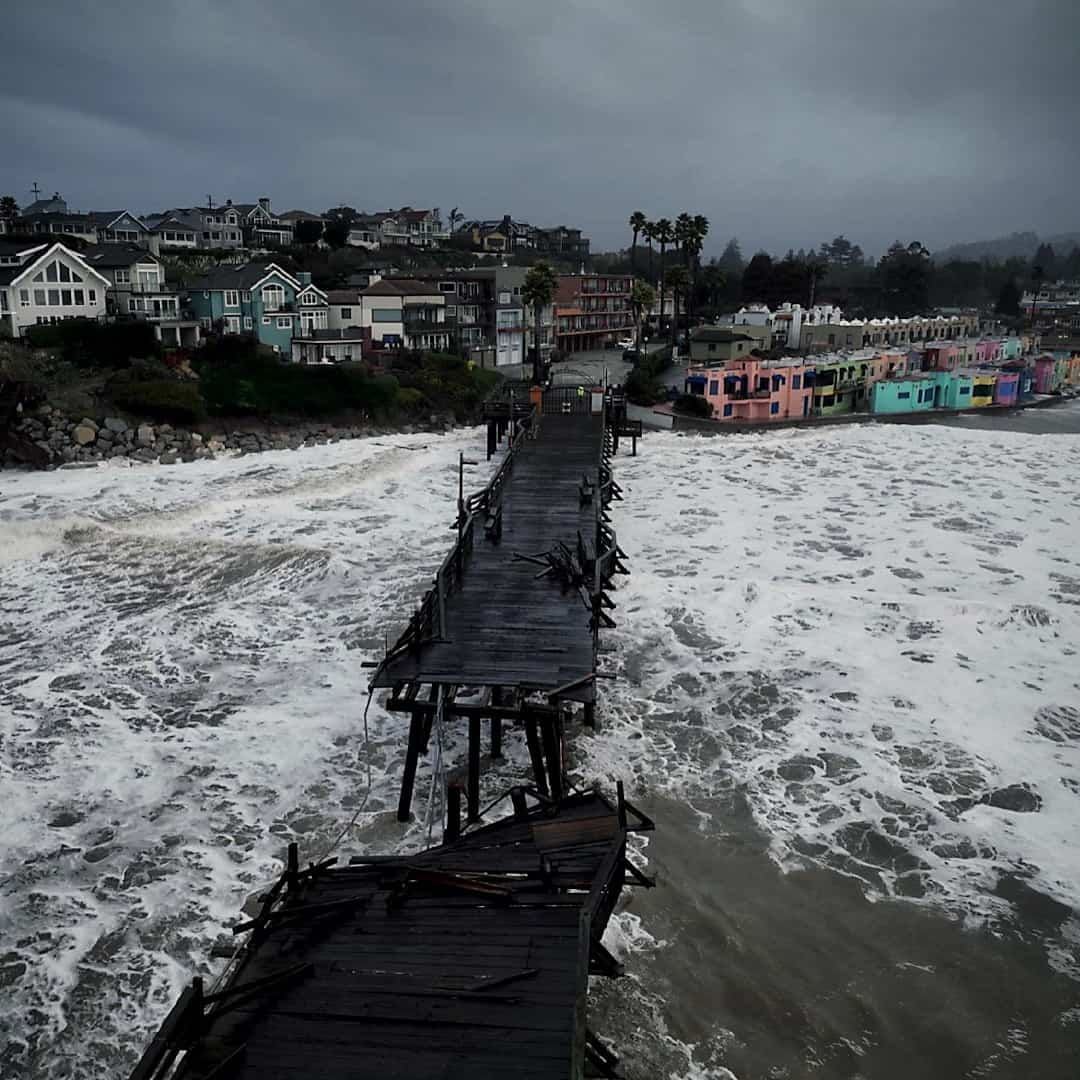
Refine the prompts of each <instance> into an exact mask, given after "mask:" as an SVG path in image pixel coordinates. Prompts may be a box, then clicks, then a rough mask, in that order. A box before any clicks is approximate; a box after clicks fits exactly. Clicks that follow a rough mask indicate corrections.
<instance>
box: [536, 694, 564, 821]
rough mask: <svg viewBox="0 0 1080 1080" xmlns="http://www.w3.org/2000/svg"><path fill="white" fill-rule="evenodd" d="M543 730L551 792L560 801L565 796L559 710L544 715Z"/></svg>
mask: <svg viewBox="0 0 1080 1080" xmlns="http://www.w3.org/2000/svg"><path fill="white" fill-rule="evenodd" d="M541 731H542V733H543V738H544V756H545V757H546V758H547V769H548V778H549V786H550V788H551V792H550V794H551V797H552V798H553V799H555V800H556V801H558V800H559V799H561V798H562V796H563V785H562V738H561V735H562V721H561V719H560V717H559V714H558V713H557V712H556V713H555V714H554V715H553V716H545V717H544V719H543V721H542V727H541Z"/></svg>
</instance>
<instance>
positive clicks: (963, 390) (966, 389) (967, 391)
mask: <svg viewBox="0 0 1080 1080" xmlns="http://www.w3.org/2000/svg"><path fill="white" fill-rule="evenodd" d="M960 393H961V394H970V393H971V387H970V386H961V387H960Z"/></svg>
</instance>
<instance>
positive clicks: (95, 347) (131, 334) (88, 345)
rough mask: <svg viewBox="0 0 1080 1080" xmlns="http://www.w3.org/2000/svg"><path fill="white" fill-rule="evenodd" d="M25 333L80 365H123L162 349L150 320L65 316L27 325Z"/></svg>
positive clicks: (32, 341) (38, 344)
mask: <svg viewBox="0 0 1080 1080" xmlns="http://www.w3.org/2000/svg"><path fill="white" fill-rule="evenodd" d="M26 336H27V339H28V340H29V342H30V344H31V345H32V346H33V347H34V348H37V349H53V350H56V351H59V352H60V353H61V354H62V355H63V358H64V359H65V360H67V361H68V362H69V363H73V364H77V365H78V366H80V367H110V368H123V367H127V366H128V364H129V363H130V362H131V360H132V359H133V358H135V357H150V356H157V355H158V354H159V353H160V345H159V343H158V341H157V340H156V338H155V337H154V328H153V326H152V325H151V324H150V323H147V322H136V321H131V322H118V323H99V322H95V321H94V320H93V319H65V320H64V321H63V322H58V323H51V324H48V323H42V324H40V325H38V326H31V327H28V328H27V332H26Z"/></svg>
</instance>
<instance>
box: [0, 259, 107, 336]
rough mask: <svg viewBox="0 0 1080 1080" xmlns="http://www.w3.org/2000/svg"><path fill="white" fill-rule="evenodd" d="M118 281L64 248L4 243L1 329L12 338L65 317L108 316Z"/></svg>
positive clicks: (0, 264)
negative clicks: (108, 299)
mask: <svg viewBox="0 0 1080 1080" xmlns="http://www.w3.org/2000/svg"><path fill="white" fill-rule="evenodd" d="M111 284H112V283H111V282H110V280H109V279H108V278H107V277H105V276H104V275H103V274H101V273H99V272H98V271H97V270H95V269H93V268H92V267H90V266H88V265H87V264H86V262H84V261H83V259H82V258H80V256H79V255H77V254H76V253H75V252H74V251H71V250H70V249H68V248H66V247H65V246H64V245H63V244H39V245H36V246H31V247H26V246H24V245H21V244H18V245H16V244H11V243H10V242H5V243H3V244H0V325H2V326H3V327H4V328H5V329H6V331H7V332H8V333H9V334H10V336H11V337H16V338H18V337H22V336H23V335H24V334H25V331H26V328H27V327H29V326H36V325H38V324H40V323H55V322H61V321H63V320H65V319H95V320H101V319H104V317H105V293H106V290H107V289H108V288H109V286H110V285H111Z"/></svg>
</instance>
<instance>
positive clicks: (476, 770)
mask: <svg viewBox="0 0 1080 1080" xmlns="http://www.w3.org/2000/svg"><path fill="white" fill-rule="evenodd" d="M480 732H481V718H480V717H479V716H470V717H469V774H468V776H467V777H466V780H465V782H466V784H467V785H468V786H467V792H468V797H469V821H470V822H474V821H479V820H480Z"/></svg>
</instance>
